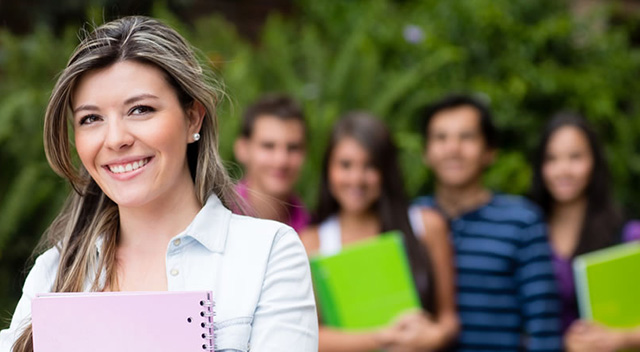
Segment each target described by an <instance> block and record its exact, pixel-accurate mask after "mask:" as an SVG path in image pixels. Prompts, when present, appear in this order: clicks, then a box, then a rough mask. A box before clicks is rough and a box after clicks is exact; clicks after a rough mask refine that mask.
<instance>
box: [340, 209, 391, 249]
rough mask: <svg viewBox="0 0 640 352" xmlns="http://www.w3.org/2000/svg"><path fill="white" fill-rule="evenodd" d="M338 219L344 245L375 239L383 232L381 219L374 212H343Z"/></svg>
mask: <svg viewBox="0 0 640 352" xmlns="http://www.w3.org/2000/svg"><path fill="white" fill-rule="evenodd" d="M338 218H339V219H340V233H341V235H342V243H343V244H347V243H351V242H356V241H359V240H363V239H366V238H369V237H373V236H376V235H377V234H379V233H380V232H381V231H382V224H381V221H380V218H379V217H378V216H377V215H376V214H374V213H373V212H357V213H356V212H346V211H341V212H340V213H339V214H338Z"/></svg>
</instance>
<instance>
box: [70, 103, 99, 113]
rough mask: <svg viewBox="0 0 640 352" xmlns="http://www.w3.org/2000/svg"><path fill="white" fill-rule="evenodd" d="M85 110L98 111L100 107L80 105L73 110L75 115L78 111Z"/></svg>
mask: <svg viewBox="0 0 640 352" xmlns="http://www.w3.org/2000/svg"><path fill="white" fill-rule="evenodd" d="M83 110H88V111H97V110H98V107H97V106H95V105H80V106H78V107H77V108H75V109H73V113H74V114H75V113H77V112H78V111H83Z"/></svg>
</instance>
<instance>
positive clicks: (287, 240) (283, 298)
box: [250, 228, 318, 352]
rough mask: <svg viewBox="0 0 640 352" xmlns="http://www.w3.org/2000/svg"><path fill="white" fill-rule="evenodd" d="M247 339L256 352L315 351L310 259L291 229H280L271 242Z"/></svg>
mask: <svg viewBox="0 0 640 352" xmlns="http://www.w3.org/2000/svg"><path fill="white" fill-rule="evenodd" d="M250 341H251V351H256V352H263V351H269V352H272V351H273V352H280V351H282V352H285V351H287V352H289V351H290V352H294V351H295V352H315V351H317V350H318V320H317V315H316V308H315V299H314V296H313V288H312V283H311V273H310V270H309V261H308V259H307V255H306V252H305V250H304V247H303V246H302V243H301V242H300V239H299V237H298V235H297V234H296V233H295V231H293V230H292V229H289V228H287V229H282V230H280V232H279V233H278V234H277V237H276V238H275V240H274V241H273V245H272V248H271V252H270V255H269V261H268V264H267V268H266V273H265V277H264V282H263V286H262V293H261V295H260V300H259V302H258V307H257V309H256V312H255V315H254V321H253V328H252V332H251V340H250Z"/></svg>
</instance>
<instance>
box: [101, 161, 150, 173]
mask: <svg viewBox="0 0 640 352" xmlns="http://www.w3.org/2000/svg"><path fill="white" fill-rule="evenodd" d="M148 162H149V159H148V158H147V159H143V160H138V161H134V162H132V163H128V164H125V165H116V166H108V167H109V170H110V171H111V172H113V173H114V174H121V173H123V172H131V171H134V170H137V169H139V168H141V167H143V166H145V165H147V163H148Z"/></svg>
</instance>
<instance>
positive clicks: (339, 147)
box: [328, 137, 382, 213]
mask: <svg viewBox="0 0 640 352" xmlns="http://www.w3.org/2000/svg"><path fill="white" fill-rule="evenodd" d="M328 177H329V190H330V192H331V194H332V195H333V197H334V198H335V199H336V200H337V201H338V204H339V205H340V208H341V209H342V210H343V211H347V212H357V213H361V212H366V211H368V210H369V209H371V206H372V205H373V204H374V203H375V202H376V201H377V200H378V198H380V194H381V191H382V175H381V174H380V171H379V170H377V169H376V168H375V167H374V165H373V164H372V162H371V158H370V156H369V153H368V152H367V151H366V150H365V149H364V147H363V146H362V145H361V144H360V143H358V141H356V140H355V139H353V138H350V137H346V138H343V139H342V140H340V141H339V142H338V143H337V144H336V146H335V147H334V148H333V152H332V153H331V157H330V159H329V171H328Z"/></svg>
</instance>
